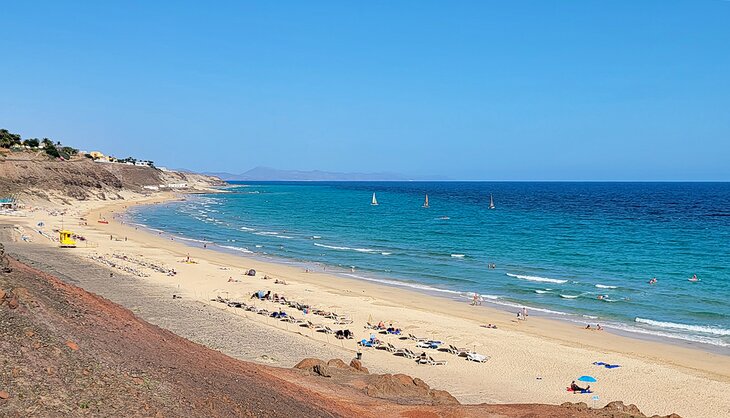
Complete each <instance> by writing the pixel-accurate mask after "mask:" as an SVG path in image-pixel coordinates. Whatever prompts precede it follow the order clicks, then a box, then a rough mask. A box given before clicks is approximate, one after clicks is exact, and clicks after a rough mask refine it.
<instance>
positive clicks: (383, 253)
mask: <svg viewBox="0 0 730 418" xmlns="http://www.w3.org/2000/svg"><path fill="white" fill-rule="evenodd" d="M391 254H393V253H389V252H386V251H383V252H382V253H380V255H391Z"/></svg>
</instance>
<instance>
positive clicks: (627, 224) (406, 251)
mask: <svg viewBox="0 0 730 418" xmlns="http://www.w3.org/2000/svg"><path fill="white" fill-rule="evenodd" d="M227 191H228V192H229V193H225V194H210V195H200V196H192V197H189V198H188V199H187V200H186V201H182V202H174V203H169V204H164V205H152V206H144V207H137V208H135V209H133V210H132V211H131V212H130V214H129V216H130V217H131V220H132V222H135V223H138V224H141V225H144V226H146V227H149V228H153V229H159V230H164V231H166V232H168V233H171V234H174V235H177V236H180V237H185V238H187V239H192V240H202V241H208V242H211V243H215V244H217V245H218V246H220V247H221V248H223V249H226V250H231V251H239V252H243V253H253V254H256V255H257V256H259V257H264V258H274V259H276V260H278V261H291V262H297V263H300V264H303V265H306V266H309V267H310V268H312V269H321V268H322V267H323V266H326V267H327V270H328V271H330V272H338V273H340V274H343V275H349V276H350V277H355V278H361V279H367V280H376V281H382V282H386V283H393V282H397V283H399V284H401V285H405V286H411V287H415V288H419V289H423V290H427V291H430V292H439V293H442V294H444V295H446V296H451V297H456V298H464V299H468V298H469V294H470V293H471V292H477V293H479V294H481V295H482V296H483V298H484V300H485V301H486V302H487V303H492V304H496V305H502V306H505V307H507V308H508V309H513V310H516V308H517V307H521V306H523V305H526V306H528V307H529V308H530V309H531V310H532V312H542V313H544V314H545V315H550V316H558V317H562V318H565V319H568V320H574V321H581V322H592V323H601V325H604V326H608V327H612V328H615V329H618V330H623V331H628V332H635V333H641V334H645V335H654V336H663V337H669V338H674V339H679V340H685V341H694V342H702V343H707V344H712V345H715V346H718V347H730V302H729V300H728V298H730V183H520V182H514V183H513V182H498V183H482V182H465V183H460V182H377V183H363V182H356V183H350V182H345V183H341V182H337V183H247V184H235V183H233V184H232V185H231V187H229V188H227ZM373 193H376V195H377V200H378V202H379V205H377V206H373V205H371V198H372V194H373ZM426 194H428V197H429V203H430V207H429V208H423V207H422V205H423V202H424V197H425V195H426ZM490 194H491V195H492V196H493V198H494V203H495V206H496V208H495V209H494V210H490V209H489V208H488V205H489V197H490ZM191 242H193V241H191ZM490 264H494V265H495V268H490ZM694 274H696V275H697V277H698V278H699V279H700V281H698V282H690V281H688V278H690V277H691V276H692V275H694ZM653 277H656V279H657V283H656V284H654V285H651V284H649V283H648V281H649V280H650V279H651V278H653ZM599 296H600V297H601V299H599Z"/></svg>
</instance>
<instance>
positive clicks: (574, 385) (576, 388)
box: [570, 380, 591, 392]
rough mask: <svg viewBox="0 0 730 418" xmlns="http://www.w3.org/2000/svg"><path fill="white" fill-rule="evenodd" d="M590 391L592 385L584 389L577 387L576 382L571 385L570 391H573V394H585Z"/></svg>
mask: <svg viewBox="0 0 730 418" xmlns="http://www.w3.org/2000/svg"><path fill="white" fill-rule="evenodd" d="M590 389H591V385H588V387H586V388H585V389H584V388H582V387H580V386H578V385H576V384H575V380H574V381H572V382H571V383H570V390H572V391H573V392H585V391H588V390H590Z"/></svg>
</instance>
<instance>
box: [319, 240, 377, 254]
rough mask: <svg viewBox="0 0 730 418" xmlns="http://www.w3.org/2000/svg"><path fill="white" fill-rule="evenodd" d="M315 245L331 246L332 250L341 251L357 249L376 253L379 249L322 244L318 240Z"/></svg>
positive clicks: (362, 251)
mask: <svg viewBox="0 0 730 418" xmlns="http://www.w3.org/2000/svg"><path fill="white" fill-rule="evenodd" d="M314 245H315V246H317V247H322V248H329V249H331V250H340V251H357V252H361V253H374V252H376V251H377V250H373V249H371V248H350V247H338V246H336V245H327V244H320V243H318V242H315V243H314Z"/></svg>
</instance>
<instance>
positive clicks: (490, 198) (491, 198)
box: [489, 193, 494, 209]
mask: <svg viewBox="0 0 730 418" xmlns="http://www.w3.org/2000/svg"><path fill="white" fill-rule="evenodd" d="M489 209H494V198H493V197H492V194H491V193H489Z"/></svg>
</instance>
